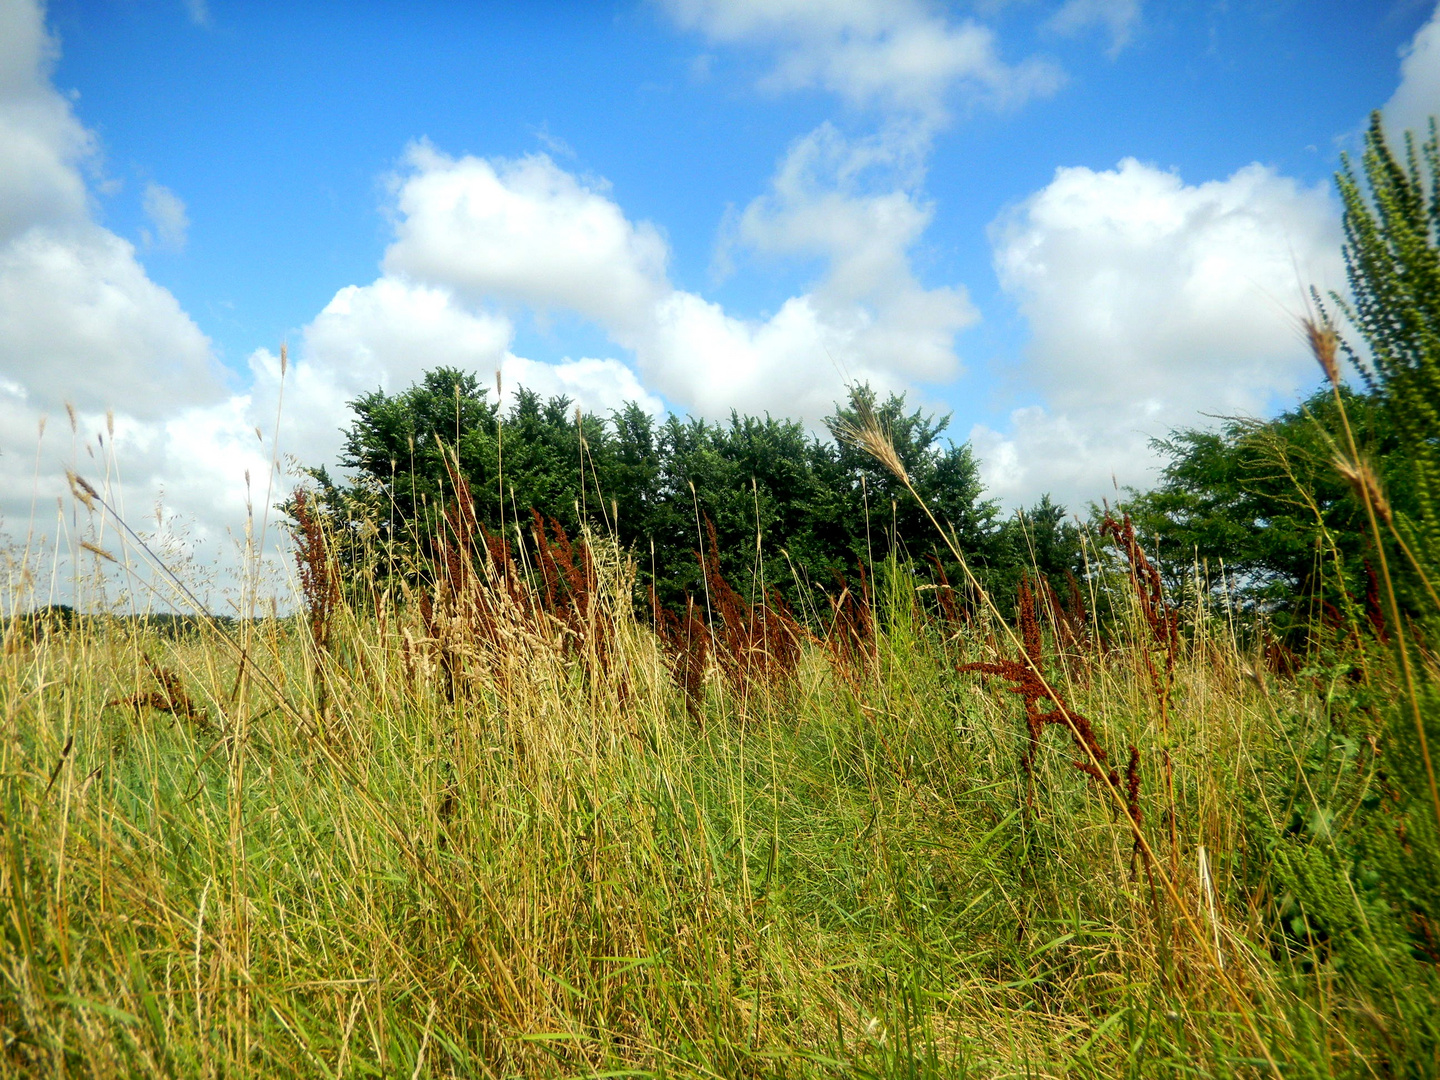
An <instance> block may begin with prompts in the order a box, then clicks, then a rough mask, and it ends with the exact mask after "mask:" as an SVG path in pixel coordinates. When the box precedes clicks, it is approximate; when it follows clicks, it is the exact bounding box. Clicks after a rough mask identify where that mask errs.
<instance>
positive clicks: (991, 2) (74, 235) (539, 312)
mask: <svg viewBox="0 0 1440 1080" xmlns="http://www.w3.org/2000/svg"><path fill="white" fill-rule="evenodd" d="M1376 108H1382V109H1383V110H1384V112H1385V116H1386V120H1387V124H1388V126H1389V127H1390V128H1391V129H1392V130H1394V131H1399V130H1402V129H1404V128H1407V127H1409V128H1416V129H1419V128H1420V127H1422V126H1423V125H1424V124H1425V122H1426V118H1427V117H1428V116H1429V115H1430V114H1431V113H1434V112H1440V10H1437V8H1436V7H1435V6H1434V5H1433V4H1432V3H1431V2H1430V0H1374V2H1364V0H1348V2H1341V0H1336V2H1326V0H1168V2H1165V3H1161V2H1158V0H972V2H953V3H945V2H941V0H615V2H607V0H592V2H587V3H576V2H573V0H533V2H530V3H524V2H513V3H499V2H495V3H489V2H471V3H458V2H440V0H431V2H426V0H412V2H410V3H404V4H402V3H396V2H386V0H354V2H349V3H345V4H323V3H307V2H304V0H295V2H292V3H287V4H254V3H247V4H240V3H232V2H228V0H53V2H52V3H51V4H49V5H48V6H46V5H41V4H37V3H36V2H35V0H0V533H4V534H7V535H8V536H9V537H10V539H11V540H12V541H17V542H21V543H23V542H24V540H25V538H26V537H29V536H39V537H47V538H49V539H50V540H54V541H55V542H56V543H57V546H58V547H60V548H63V547H64V546H65V544H67V543H73V542H74V537H73V535H72V533H73V529H74V522H75V519H74V518H73V516H72V513H71V510H70V509H66V508H65V507H64V506H63V505H61V506H60V507H58V508H57V504H56V498H57V497H59V496H63V495H64V493H65V492H66V490H67V488H66V480H65V470H66V469H67V468H75V469H76V470H77V471H79V472H80V473H81V474H82V475H87V476H89V477H91V479H92V482H95V483H97V484H101V483H108V484H109V485H110V489H109V490H111V492H112V493H113V495H114V500H113V501H115V502H117V503H119V504H123V505H124V507H125V513H126V515H127V518H130V519H133V522H134V523H135V524H136V527H137V528H148V529H150V530H152V531H155V532H157V533H158V534H159V535H160V540H159V541H157V542H162V543H165V544H170V545H171V549H172V550H175V551H182V550H183V552H185V553H186V554H188V556H189V557H190V558H192V559H193V560H195V561H196V562H197V563H198V564H203V565H218V564H222V563H224V562H225V560H226V559H227V558H228V557H229V553H230V552H231V551H233V547H234V544H235V543H236V542H237V538H238V537H240V536H241V535H242V534H243V530H244V526H245V521H246V507H247V503H248V505H250V506H252V507H255V508H256V512H257V513H259V512H260V510H261V509H263V507H264V506H265V505H268V504H269V503H273V502H274V501H275V500H276V499H277V498H278V492H279V491H282V490H288V487H289V485H290V484H292V483H293V482H294V476H293V475H291V474H287V473H286V472H285V470H284V468H283V467H282V469H281V470H280V471H279V472H277V471H276V470H275V469H274V468H273V464H274V462H276V461H287V460H288V461H291V462H294V461H298V462H302V463H304V464H311V465H316V464H327V465H331V466H333V465H334V463H335V458H336V455H337V452H338V449H339V446H340V441H341V431H342V429H343V428H344V427H345V426H346V425H347V423H348V421H349V413H348V409H347V402H349V401H351V400H353V399H354V398H355V397H356V396H357V395H359V394H361V393H364V392H366V391H369V390H373V389H376V388H377V387H379V388H383V389H385V390H387V391H392V392H393V391H398V390H401V389H403V388H404V387H406V386H408V385H410V384H411V383H412V382H414V381H415V380H416V379H418V378H419V376H420V375H421V374H422V372H424V371H425V370H427V369H429V368H432V367H435V366H438V365H441V364H448V365H453V366H459V367H462V368H465V369H468V370H473V371H475V372H478V373H479V374H480V375H481V376H482V379H483V380H484V381H485V382H486V383H487V384H490V383H492V382H493V379H494V373H495V372H496V371H500V372H501V374H502V380H501V381H502V385H503V388H504V389H503V392H504V393H505V394H506V395H507V396H508V395H510V394H512V393H513V391H514V389H515V388H516V387H517V386H520V385H525V386H529V387H532V388H534V389H536V390H539V391H540V392H542V393H543V394H545V395H551V394H557V393H563V394H566V395H568V396H569V397H571V398H572V399H574V400H576V401H577V402H578V403H579V404H580V405H581V406H582V407H584V408H585V409H587V410H590V411H593V412H599V413H602V414H603V413H607V412H608V411H609V410H611V409H614V408H616V407H618V406H619V405H620V404H622V403H623V402H625V401H629V400H634V401H639V402H640V403H641V404H642V405H644V406H645V407H646V408H647V409H649V410H651V411H652V412H653V413H655V414H656V415H657V416H658V415H661V414H663V413H664V412H666V411H670V412H675V413H679V414H682V415H684V414H689V415H697V416H703V417H706V418H708V419H712V420H714V419H723V418H725V417H727V416H728V415H729V414H730V411H731V410H732V409H737V410H739V411H741V412H748V413H754V414H759V413H766V412H768V413H770V414H772V415H776V416H787V417H793V418H795V419H799V420H803V421H804V422H805V423H806V424H807V425H809V426H810V427H811V428H812V429H813V430H816V431H820V430H822V429H821V419H822V418H823V417H824V416H825V415H826V414H827V413H828V412H829V411H830V410H831V409H832V407H833V405H834V403H835V402H836V400H838V399H841V398H843V396H844V394H845V386H846V385H847V384H849V383H854V382H857V381H862V380H863V381H868V382H870V383H871V384H873V385H874V386H876V387H877V388H880V389H882V390H886V391H896V392H904V393H905V394H907V397H908V400H909V401H910V402H911V403H912V404H914V405H917V406H922V407H924V408H926V409H928V410H932V411H936V412H939V413H942V414H949V415H950V417H951V421H950V426H949V429H948V434H949V436H950V437H952V438H954V439H955V440H956V441H957V442H958V441H965V440H968V441H970V442H971V443H972V445H973V446H974V448H975V451H976V454H977V456H978V458H979V460H980V462H981V470H982V476H983V478H984V480H985V482H986V484H987V488H988V490H989V492H990V493H991V494H992V495H993V496H995V497H997V498H999V499H1000V500H1001V501H1002V503H1003V504H1004V505H1005V506H1007V507H1014V506H1020V505H1025V504H1028V503H1030V502H1033V501H1034V500H1035V499H1037V498H1038V497H1039V496H1040V495H1041V494H1043V493H1050V494H1052V495H1053V496H1054V497H1056V498H1057V499H1058V500H1060V501H1061V502H1063V503H1065V504H1067V505H1069V506H1070V507H1072V508H1075V509H1082V510H1083V508H1084V507H1085V505H1086V504H1087V503H1088V502H1089V501H1091V500H1098V499H1100V498H1102V497H1105V496H1113V495H1114V493H1115V491H1116V488H1117V485H1118V486H1119V487H1122V488H1123V487H1124V486H1126V485H1140V486H1143V485H1145V484H1146V483H1149V482H1150V481H1152V480H1153V479H1154V477H1155V469H1156V466H1157V458H1156V455H1155V452H1154V450H1153V449H1152V448H1151V446H1150V440H1151V439H1152V438H1154V437H1156V436H1163V435H1165V434H1166V433H1167V432H1168V431H1170V430H1171V429H1173V428H1175V427H1177V426H1185V425H1195V424H1206V423H1213V422H1214V419H1213V418H1214V417H1216V416H1220V415H1235V414H1253V415H1261V416H1263V415H1267V414H1273V413H1274V412H1275V411H1277V410H1278V409H1281V408H1284V407H1286V406H1287V405H1289V404H1291V403H1293V402H1294V401H1295V400H1296V396H1297V395H1298V394H1301V393H1304V392H1306V391H1308V390H1310V389H1312V388H1313V387H1314V386H1315V385H1316V384H1317V380H1318V371H1316V370H1315V368H1314V364H1313V361H1311V360H1310V359H1309V358H1308V357H1307V356H1306V354H1305V351H1304V348H1303V346H1302V343H1301V341H1300V338H1299V335H1298V333H1297V329H1296V318H1297V316H1298V315H1299V314H1300V313H1301V312H1302V311H1303V307H1304V295H1305V290H1306V289H1307V288H1308V287H1310V286H1311V285H1314V286H1317V287H1319V288H1320V289H1321V290H1322V291H1323V290H1330V289H1337V290H1341V291H1342V292H1343V290H1344V285H1345V274H1344V263H1343V259H1342V255H1341V240H1342V238H1341V230H1340V215H1339V207H1338V203H1337V200H1336V197H1335V195H1334V190H1333V189H1334V184H1333V174H1334V172H1335V170H1336V169H1337V168H1338V167H1339V165H1340V160H1341V154H1342V153H1343V152H1346V151H1349V152H1352V153H1353V152H1354V151H1355V150H1356V148H1357V147H1358V146H1359V137H1360V133H1361V132H1362V131H1363V129H1364V126H1365V123H1366V120H1367V117H1368V115H1369V113H1370V111H1371V110H1373V109H1376ZM282 342H283V343H285V345H286V347H287V357H288V362H287V364H286V366H285V370H284V373H283V377H282V371H281V363H280V346H281V343H282ZM282 387H283V390H282ZM67 407H68V408H67ZM69 410H73V416H74V422H73V428H72V421H71V419H70V417H71V412H70V411H69ZM277 419H278V422H277ZM42 428H43V433H42ZM287 455H288V457H287ZM267 493H268V494H267ZM146 523H148V524H146ZM67 537H68V539H67ZM221 576H222V577H223V576H224V572H222V573H221Z"/></svg>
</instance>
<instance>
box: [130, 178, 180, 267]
mask: <svg viewBox="0 0 1440 1080" xmlns="http://www.w3.org/2000/svg"><path fill="white" fill-rule="evenodd" d="M141 207H142V209H143V210H144V211H145V216H146V217H147V218H149V220H150V224H151V225H153V226H154V227H155V239H156V241H157V242H158V243H159V244H160V246H161V247H165V248H169V249H170V250H171V251H179V250H181V249H182V248H183V247H184V246H185V234H186V232H187V231H188V230H189V228H190V216H189V215H188V214H187V213H186V212H185V203H184V202H183V201H182V200H181V198H180V196H178V195H176V194H175V193H174V192H173V191H171V190H170V189H169V188H167V187H164V186H163V185H161V184H156V183H153V182H152V183H149V184H146V185H145V195H144V197H143V198H142V200H141Z"/></svg>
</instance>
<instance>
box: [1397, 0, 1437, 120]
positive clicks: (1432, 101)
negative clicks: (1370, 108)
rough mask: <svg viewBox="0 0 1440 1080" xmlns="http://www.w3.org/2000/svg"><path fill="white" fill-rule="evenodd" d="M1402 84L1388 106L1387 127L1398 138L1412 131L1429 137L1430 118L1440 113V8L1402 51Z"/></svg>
mask: <svg viewBox="0 0 1440 1080" xmlns="http://www.w3.org/2000/svg"><path fill="white" fill-rule="evenodd" d="M1400 57H1401V59H1400V85H1399V86H1398V87H1397V88H1396V89H1395V93H1394V95H1393V96H1392V97H1391V98H1390V100H1389V101H1388V102H1387V103H1386V104H1385V109H1384V112H1385V126H1386V128H1387V130H1388V131H1390V132H1392V133H1394V135H1395V136H1396V138H1397V141H1398V138H1399V135H1400V133H1401V132H1402V131H1407V130H1409V131H1413V132H1415V134H1416V135H1417V136H1419V137H1420V138H1421V139H1422V140H1423V139H1424V138H1426V137H1428V135H1429V131H1430V118H1431V117H1432V116H1436V115H1437V114H1440V6H1437V7H1436V9H1435V13H1434V14H1433V15H1431V16H1430V21H1429V22H1427V23H1426V24H1425V25H1424V26H1422V27H1421V28H1420V29H1419V30H1418V31H1416V33H1415V36H1414V37H1413V38H1411V39H1410V42H1409V43H1408V44H1407V45H1406V46H1405V48H1403V49H1401V50H1400Z"/></svg>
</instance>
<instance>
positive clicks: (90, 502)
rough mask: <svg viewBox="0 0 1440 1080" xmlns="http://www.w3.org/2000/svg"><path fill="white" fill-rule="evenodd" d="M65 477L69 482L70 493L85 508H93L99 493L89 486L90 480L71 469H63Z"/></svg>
mask: <svg viewBox="0 0 1440 1080" xmlns="http://www.w3.org/2000/svg"><path fill="white" fill-rule="evenodd" d="M65 479H66V480H68V481H69V482H70V494H71V495H73V496H74V497H75V499H76V501H77V502H79V503H81V504H82V505H83V506H84V507H85V509H87V510H94V509H95V501H96V499H98V498H99V494H98V493H97V492H96V491H95V489H94V488H93V487H91V486H90V482H89V481H88V480H86V479H85V478H84V477H83V476H80V475H78V474H76V473H75V472H74V471H73V470H71V469H66V470H65Z"/></svg>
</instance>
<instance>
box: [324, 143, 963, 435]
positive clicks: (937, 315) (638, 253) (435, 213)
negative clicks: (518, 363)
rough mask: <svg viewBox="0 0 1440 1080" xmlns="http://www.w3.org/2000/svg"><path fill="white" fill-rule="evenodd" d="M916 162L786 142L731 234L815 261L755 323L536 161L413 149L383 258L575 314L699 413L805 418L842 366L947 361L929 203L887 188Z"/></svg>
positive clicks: (870, 370)
mask: <svg viewBox="0 0 1440 1080" xmlns="http://www.w3.org/2000/svg"><path fill="white" fill-rule="evenodd" d="M918 158H919V155H918V153H917V152H916V150H915V149H914V141H913V139H911V138H910V137H908V136H907V137H904V138H902V137H898V136H895V137H891V136H882V137H877V138H876V139H871V140H862V141H859V142H854V143H852V142H849V141H847V140H845V139H844V138H842V137H841V136H840V135H839V134H838V133H837V132H836V131H835V130H834V129H833V128H830V127H829V126H825V127H822V128H821V129H820V130H818V131H817V132H815V133H813V134H812V135H810V136H808V137H806V138H804V139H801V140H799V141H798V142H797V143H796V145H795V146H794V147H792V149H791V151H790V153H789V154H788V155H787V156H786V158H785V160H784V162H783V163H782V164H781V167H780V169H779V171H778V173H777V175H776V178H775V181H774V183H773V184H772V187H771V191H770V192H769V193H768V194H767V195H765V196H763V197H762V198H760V199H758V200H756V201H755V202H754V203H752V204H751V206H750V207H749V208H748V209H747V210H746V211H745V212H744V214H742V215H741V216H740V219H739V224H738V227H737V240H738V242H739V243H740V244H742V245H743V246H745V247H746V248H748V249H751V250H754V251H756V252H757V253H760V254H762V255H768V256H774V257H792V256H794V257H819V258H820V259H822V260H823V261H824V264H825V268H826V269H825V271H824V272H823V273H822V275H821V277H820V278H819V280H817V281H816V282H815V283H814V285H813V287H812V288H810V289H809V290H808V291H807V292H805V293H803V294H802V295H799V296H795V297H792V298H790V299H789V300H788V301H786V303H785V304H783V305H782V306H781V308H780V310H779V311H778V312H777V313H776V314H775V315H774V316H772V317H770V318H767V319H760V320H747V319H742V318H738V317H736V316H734V315H733V314H730V313H727V312H725V311H723V310H722V309H721V308H720V307H719V306H718V305H716V304H713V303H710V302H708V301H706V300H705V299H704V298H703V297H701V296H699V295H696V294H694V293H689V292H684V291H681V290H677V289H675V287H674V286H673V285H672V284H671V283H670V281H669V279H668V276H667V275H666V272H665V266H666V262H667V255H668V252H667V249H666V247H665V244H664V241H663V239H662V238H661V237H660V235H659V233H658V231H657V230H656V229H655V228H654V227H653V226H650V225H648V224H646V223H639V224H636V223H633V222H631V221H630V220H629V219H627V218H626V216H625V214H624V212H623V211H622V210H621V209H620V207H619V206H618V205H616V203H615V202H613V201H612V200H611V199H610V198H609V196H608V192H607V190H606V189H605V188H604V186H603V184H601V183H599V182H594V181H591V182H583V181H581V180H580V179H578V178H576V177H575V176H573V175H571V174H569V173H566V172H564V171H563V170H561V169H560V168H559V167H558V166H556V165H555V164H554V162H552V161H551V160H550V159H548V158H545V157H532V158H526V159H523V160H522V161H519V162H490V161H485V160H481V159H477V158H471V157H466V158H460V159H452V158H449V157H445V156H444V155H441V154H438V153H436V152H435V151H433V150H430V149H428V148H420V149H417V150H414V151H412V152H411V153H410V154H409V155H408V156H407V162H408V165H409V172H408V173H407V174H406V175H405V176H403V177H402V178H401V179H400V180H399V182H398V184H397V189H396V210H397V224H396V240H395V243H394V244H393V245H392V246H391V248H390V249H389V251H388V252H387V253H386V256H385V267H386V270H387V273H388V276H397V275H405V276H406V277H407V279H408V280H409V281H410V282H411V283H412V284H413V285H421V284H423V285H424V286H427V287H429V288H431V289H436V290H440V291H442V292H445V293H447V294H453V295H454V296H455V297H457V298H460V299H461V300H463V302H464V303H466V304H469V305H472V306H479V305H485V304H490V303H495V302H504V303H509V304H512V305H517V306H522V307H529V308H533V309H536V310H540V311H546V310H563V311H569V312H575V313H578V314H579V315H581V316H584V317H586V318H588V319H591V320H593V321H594V322H595V323H597V324H598V325H599V326H600V327H602V328H603V329H604V330H605V331H606V332H607V333H608V334H609V336H610V338H611V339H612V340H613V341H614V342H615V343H616V344H617V345H619V346H621V347H622V348H625V349H628V350H631V351H633V353H634V357H635V365H636V368H637V369H638V370H639V372H640V373H641V374H642V375H643V376H644V378H645V380H646V383H647V384H648V385H650V386H652V387H654V388H655V389H656V390H658V391H659V392H660V393H662V394H664V395H666V397H667V398H669V399H670V400H672V401H674V402H675V403H676V404H678V405H682V406H684V407H687V408H690V409H693V410H694V411H696V412H698V413H700V414H702V415H706V416H712V417H713V416H724V415H727V414H728V413H729V411H730V410H731V409H732V408H739V409H744V410H752V411H757V412H759V411H766V410H768V411H772V412H775V413H779V414H783V415H787V416H797V417H803V418H805V419H807V420H809V421H811V422H812V423H813V422H817V421H818V420H819V419H820V417H822V416H823V415H825V413H826V412H828V411H829V409H830V407H831V406H832V405H833V403H834V401H835V400H836V398H837V397H838V396H840V395H842V394H843V385H844V382H845V381H846V379H847V378H866V379H870V380H872V381H873V382H875V383H876V384H877V385H881V386H886V387H896V388H899V387H902V386H904V385H906V383H907V382H908V381H909V380H912V379H927V380H936V379H945V378H949V377H951V376H953V375H954V374H955V372H956V370H957V367H958V361H957V360H956V357H955V354H954V351H953V339H954V336H955V334H956V332H957V331H958V330H959V329H960V328H962V327H964V326H965V325H968V324H969V323H970V322H972V321H974V319H975V313H974V311H973V308H972V307H971V305H970V303H969V300H968V298H967V297H966V295H965V293H964V291H963V290H961V289H953V288H937V289H926V288H924V287H923V286H922V285H921V284H920V283H919V282H918V281H917V279H916V278H915V276H914V273H913V272H912V270H911V267H910V263H909V259H908V254H907V253H908V251H909V249H910V248H911V247H912V246H913V245H914V243H915V242H916V241H917V240H918V238H919V236H920V234H921V233H922V232H923V230H924V229H925V227H926V226H927V225H928V224H929V221H930V216H931V208H930V207H929V206H928V205H927V204H925V203H924V202H923V201H922V200H921V199H919V197H918V196H916V195H914V194H912V193H911V192H909V191H907V190H903V189H901V190H897V189H895V188H894V187H893V186H892V185H893V183H894V175H893V174H894V173H895V172H896V171H900V172H902V173H905V174H906V175H910V176H918V173H919V169H918V164H917V162H918ZM877 171H878V174H879V175H880V178H881V180H882V181H883V182H881V183H879V184H875V185H874V188H873V190H872V188H871V186H870V185H871V184H872V182H873V180H874V176H875V174H877ZM377 284H378V283H377ZM319 322H320V320H317V326H318V324H319ZM607 370H609V371H611V373H612V374H613V375H614V376H615V377H616V378H617V379H621V381H623V377H622V376H623V375H624V374H628V372H627V371H626V369H625V368H623V367H622V366H620V365H618V364H617V365H616V366H615V367H614V368H613V369H607ZM631 378H632V379H633V376H631ZM617 385H618V384H617ZM635 385H636V386H637V387H638V383H637V384H635ZM652 400H653V399H652Z"/></svg>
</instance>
